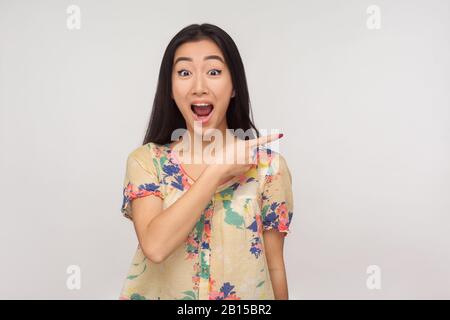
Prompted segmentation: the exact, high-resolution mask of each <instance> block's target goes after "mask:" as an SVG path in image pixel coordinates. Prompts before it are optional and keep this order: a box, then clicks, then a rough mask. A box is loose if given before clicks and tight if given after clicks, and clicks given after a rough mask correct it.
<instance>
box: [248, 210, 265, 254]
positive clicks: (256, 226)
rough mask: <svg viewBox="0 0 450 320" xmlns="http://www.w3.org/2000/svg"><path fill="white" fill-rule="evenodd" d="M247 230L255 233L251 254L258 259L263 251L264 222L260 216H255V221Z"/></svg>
mask: <svg viewBox="0 0 450 320" xmlns="http://www.w3.org/2000/svg"><path fill="white" fill-rule="evenodd" d="M247 229H249V230H251V231H253V232H254V233H255V235H254V236H253V238H252V241H251V245H250V253H251V254H253V255H254V256H255V257H256V258H259V256H260V255H261V252H262V249H263V248H262V243H261V233H262V220H261V215H260V214H256V215H255V219H254V221H253V222H252V223H251V224H250V225H249V226H248V227H247Z"/></svg>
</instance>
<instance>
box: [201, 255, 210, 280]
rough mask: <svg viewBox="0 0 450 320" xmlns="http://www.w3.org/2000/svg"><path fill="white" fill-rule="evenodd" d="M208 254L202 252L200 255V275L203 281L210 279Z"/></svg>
mask: <svg viewBox="0 0 450 320" xmlns="http://www.w3.org/2000/svg"><path fill="white" fill-rule="evenodd" d="M205 255H206V253H205V252H204V251H202V252H201V253H200V273H199V276H200V277H201V278H203V279H209V266H208V264H207V263H206V260H205Z"/></svg>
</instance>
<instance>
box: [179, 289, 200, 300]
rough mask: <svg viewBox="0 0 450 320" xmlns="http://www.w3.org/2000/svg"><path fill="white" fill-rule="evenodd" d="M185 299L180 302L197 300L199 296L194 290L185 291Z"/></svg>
mask: <svg viewBox="0 0 450 320" xmlns="http://www.w3.org/2000/svg"><path fill="white" fill-rule="evenodd" d="M183 294H184V297H183V298H181V299H180V300H197V296H196V295H195V292H194V291H192V290H189V291H184V292H183Z"/></svg>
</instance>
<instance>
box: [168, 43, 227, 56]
mask: <svg viewBox="0 0 450 320" xmlns="http://www.w3.org/2000/svg"><path fill="white" fill-rule="evenodd" d="M209 55H218V56H220V57H223V54H222V51H221V50H220V48H219V47H218V46H217V44H216V43H215V42H214V41H212V40H209V39H203V40H198V41H190V42H185V43H183V44H182V45H180V46H179V47H178V48H177V49H176V51H175V56H174V61H175V59H177V58H178V57H189V58H192V59H193V60H199V61H200V60H202V59H203V57H205V56H209Z"/></svg>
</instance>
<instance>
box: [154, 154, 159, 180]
mask: <svg viewBox="0 0 450 320" xmlns="http://www.w3.org/2000/svg"><path fill="white" fill-rule="evenodd" d="M153 165H154V166H155V168H156V171H157V174H158V177H160V176H161V172H160V171H159V165H158V161H157V160H156V159H155V158H153Z"/></svg>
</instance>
